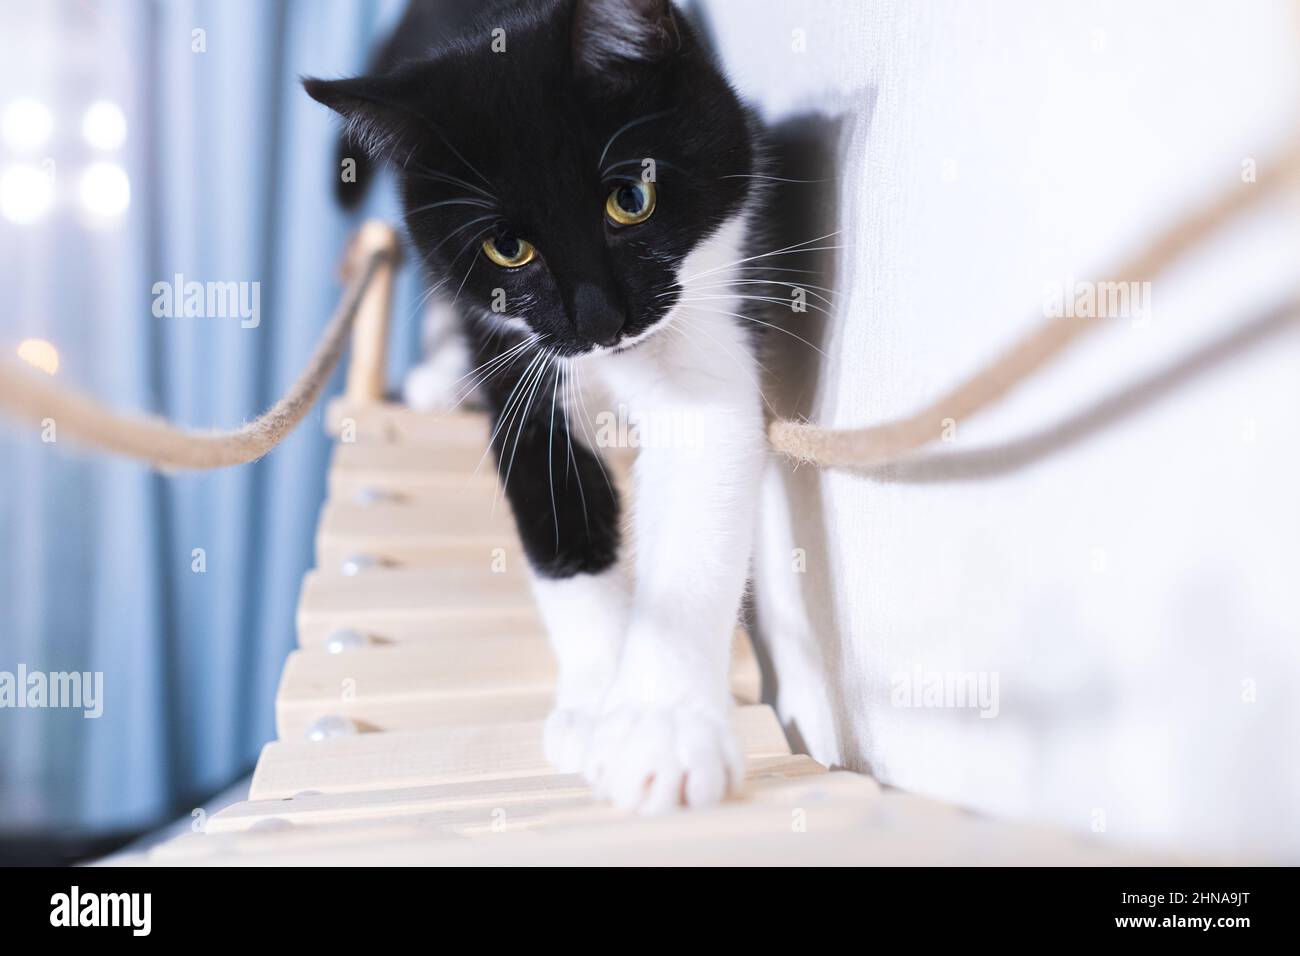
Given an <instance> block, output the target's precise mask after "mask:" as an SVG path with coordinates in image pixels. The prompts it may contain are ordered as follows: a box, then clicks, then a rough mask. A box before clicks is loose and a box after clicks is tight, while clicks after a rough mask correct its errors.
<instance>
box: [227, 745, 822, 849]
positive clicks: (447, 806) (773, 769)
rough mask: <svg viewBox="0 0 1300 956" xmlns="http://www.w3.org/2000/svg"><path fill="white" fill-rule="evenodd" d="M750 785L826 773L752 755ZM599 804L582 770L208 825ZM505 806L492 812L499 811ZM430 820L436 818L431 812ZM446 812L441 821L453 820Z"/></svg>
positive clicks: (418, 790) (315, 822) (519, 818)
mask: <svg viewBox="0 0 1300 956" xmlns="http://www.w3.org/2000/svg"><path fill="white" fill-rule="evenodd" d="M746 770H747V788H748V789H749V790H752V789H753V788H755V787H759V788H762V787H767V786H770V785H772V783H773V782H774V781H779V780H784V779H789V778H792V777H802V776H808V775H810V774H820V773H826V772H827V771H826V768H825V767H823V766H822V765H821V764H819V763H817V761H815V760H813V759H812V758H811V757H806V756H789V757H786V756H777V757H755V758H752V759H751V760H750V761H749V765H748V767H747V768H746ZM583 807H586V808H589V809H592V810H596V811H601V810H608V812H610V813H614V812H616V811H613V810H611V809H609V808H605V807H599V806H598V805H597V804H596V803H595V801H594V800H593V799H592V795H591V788H590V787H588V786H587V785H586V783H585V782H584V781H583V779H582V777H581V775H579V774H551V775H547V776H536V777H516V778H511V779H505V780H486V781H484V780H475V781H469V782H465V783H450V784H434V785H432V786H424V787H406V788H402V789H397V790H362V791H349V792H344V793H314V794H311V793H309V794H302V795H300V796H297V797H291V798H289V799H286V800H245V801H243V802H242V803H237V804H234V805H233V806H230V807H227V808H226V809H224V810H222V811H221V812H220V813H218V814H216V815H215V816H213V817H212V818H211V819H210V820H209V821H208V825H207V831H206V832H207V833H208V834H215V833H228V832H235V831H240V830H247V829H249V828H250V827H253V826H258V825H266V821H268V820H272V819H274V820H283V821H287V822H289V823H293V824H296V825H303V826H319V825H322V824H334V823H352V822H357V821H361V820H375V819H384V818H393V817H415V816H425V815H428V814H452V813H458V814H460V816H457V817H455V818H454V824H455V826H456V828H457V831H458V832H464V833H468V832H472V831H473V830H491V829H492V827H493V823H494V821H496V820H502V819H503V818H504V823H503V824H501V825H505V826H509V827H519V826H531V825H534V824H536V823H538V822H541V821H543V820H544V818H545V817H546V816H547V815H550V816H552V817H554V816H557V815H558V814H560V813H563V812H564V811H566V810H571V809H575V808H583ZM498 810H500V811H504V812H503V813H495V812H494V811H498ZM426 822H434V821H432V820H427V818H426ZM452 822H453V818H452V817H450V816H448V817H444V818H443V819H441V820H439V821H437V823H438V824H439V825H443V824H446V823H452Z"/></svg>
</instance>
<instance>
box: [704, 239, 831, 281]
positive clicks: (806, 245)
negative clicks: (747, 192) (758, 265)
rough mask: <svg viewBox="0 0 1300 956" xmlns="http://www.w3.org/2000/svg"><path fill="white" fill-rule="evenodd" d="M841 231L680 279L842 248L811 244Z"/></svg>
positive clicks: (747, 257)
mask: <svg viewBox="0 0 1300 956" xmlns="http://www.w3.org/2000/svg"><path fill="white" fill-rule="evenodd" d="M841 231H842V230H840V229H836V230H835V231H834V232H828V233H827V234H826V235H824V236H818V237H817V238H816V239H807V240H805V241H803V242H798V243H795V244H794V245H792V246H785V247H784V248H781V249H774V250H773V251H771V252H763V253H759V254H758V255H753V256H746V257H745V258H743V259H737V260H736V261H735V262H728V263H727V264H725V265H721V266H714V267H713V268H712V269H705V270H703V271H702V272H696V273H694V274H693V275H688V276H682V278H681V281H683V282H689V281H691V280H693V279H700V278H703V277H704V276H707V275H712V274H713V273H715V272H722V271H724V270H726V269H730V268H732V267H733V266H738V265H743V264H744V263H746V262H754V261H756V260H758V259H768V258H771V257H772V256H784V255H792V254H794V253H800V252H824V251H828V250H831V249H840V248H842V247H841V246H811V244H812V243H814V242H822V241H823V240H826V239H831V238H833V237H835V236H838V235H839V234H840V232H841Z"/></svg>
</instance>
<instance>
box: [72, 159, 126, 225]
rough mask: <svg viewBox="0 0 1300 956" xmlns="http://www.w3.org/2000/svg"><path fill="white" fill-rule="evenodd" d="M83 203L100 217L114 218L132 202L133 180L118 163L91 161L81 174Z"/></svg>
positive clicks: (80, 190)
mask: <svg viewBox="0 0 1300 956" xmlns="http://www.w3.org/2000/svg"><path fill="white" fill-rule="evenodd" d="M78 191H79V195H80V197H81V205H82V206H83V207H85V209H86V211H87V212H88V213H90V214H91V215H92V216H94V217H96V218H98V219H113V218H116V217H117V216H120V215H121V214H122V213H123V212H125V211H126V207H127V206H129V205H130V204H131V180H130V178H129V177H128V176H127V175H126V170H124V169H123V168H122V167H121V166H119V165H118V164H117V163H91V164H90V165H89V166H87V167H86V168H85V170H84V171H83V172H82V174H81V182H80V186H79V190H78Z"/></svg>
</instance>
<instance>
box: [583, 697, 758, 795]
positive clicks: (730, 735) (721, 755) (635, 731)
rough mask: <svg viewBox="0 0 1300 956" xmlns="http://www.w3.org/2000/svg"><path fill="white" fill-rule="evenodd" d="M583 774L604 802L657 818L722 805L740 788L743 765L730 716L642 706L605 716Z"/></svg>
mask: <svg viewBox="0 0 1300 956" xmlns="http://www.w3.org/2000/svg"><path fill="white" fill-rule="evenodd" d="M585 773H586V776H587V780H588V782H589V783H590V784H591V786H592V788H593V789H594V790H595V792H596V795H597V796H598V797H600V798H602V799H606V800H611V801H613V803H615V804H616V805H617V806H619V807H622V808H624V809H628V810H638V811H640V812H641V813H646V814H654V813H664V812H667V811H669V810H673V809H675V808H677V807H680V806H691V807H699V806H705V805H708V804H711V803H717V802H718V801H719V800H721V799H722V798H723V797H725V796H726V795H727V794H728V793H729V792H732V791H734V790H736V789H738V788H739V787H740V784H741V781H742V780H743V779H744V773H745V763H744V759H743V758H742V757H741V754H740V748H739V747H738V746H737V744H736V736H735V732H734V731H733V730H732V727H731V721H730V720H729V718H728V715H727V713H726V711H725V710H720V711H715V710H714V709H712V708H706V707H701V706H695V705H692V704H690V703H680V704H674V705H667V706H666V705H662V704H640V703H638V704H623V705H620V706H617V707H615V708H613V709H611V710H608V711H606V712H605V713H604V714H602V715H601V716H600V718H599V720H598V721H597V722H596V724H595V727H594V729H593V731H592V734H591V742H590V746H589V748H588V753H587V760H586V767H585Z"/></svg>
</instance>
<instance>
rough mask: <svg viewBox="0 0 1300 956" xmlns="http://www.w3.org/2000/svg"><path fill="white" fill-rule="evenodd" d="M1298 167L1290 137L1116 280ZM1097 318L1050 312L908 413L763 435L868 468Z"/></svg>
mask: <svg viewBox="0 0 1300 956" xmlns="http://www.w3.org/2000/svg"><path fill="white" fill-rule="evenodd" d="M1297 173H1300V141H1298V142H1296V143H1293V144H1292V145H1291V147H1290V148H1289V149H1287V150H1286V152H1285V153H1283V154H1282V156H1281V157H1279V158H1278V159H1277V160H1276V161H1275V162H1273V163H1272V164H1271V165H1269V166H1267V167H1265V168H1261V169H1259V170H1258V172H1257V176H1256V179H1255V182H1253V183H1248V182H1242V183H1241V184H1240V185H1238V186H1235V187H1234V188H1232V189H1231V190H1229V191H1228V192H1227V193H1225V194H1224V195H1223V196H1221V197H1220V198H1219V199H1218V200H1216V201H1215V202H1213V203H1212V204H1210V205H1208V206H1206V207H1205V208H1203V209H1200V210H1198V211H1197V212H1195V213H1194V214H1192V215H1191V216H1189V217H1187V218H1185V219H1183V220H1182V221H1181V222H1179V223H1177V224H1176V225H1175V226H1174V227H1173V228H1172V229H1170V230H1168V231H1167V232H1166V233H1165V234H1164V235H1162V236H1160V237H1159V238H1158V239H1157V240H1156V242H1155V243H1154V244H1152V245H1151V246H1149V247H1148V248H1147V250H1146V251H1145V252H1143V253H1142V254H1141V255H1140V256H1138V257H1137V258H1136V259H1135V260H1133V261H1131V262H1129V263H1126V264H1125V265H1123V266H1121V267H1120V268H1119V269H1117V270H1115V271H1114V272H1113V273H1111V275H1113V276H1114V280H1115V281H1118V282H1121V283H1128V282H1142V281H1146V280H1149V279H1150V278H1152V277H1153V276H1154V275H1156V274H1157V273H1159V272H1163V271H1164V270H1166V269H1168V268H1169V267H1170V266H1171V265H1173V264H1174V262H1176V261H1177V260H1178V259H1179V258H1181V257H1182V256H1183V255H1184V254H1185V253H1186V252H1188V251H1189V250H1190V249H1191V248H1192V247H1193V246H1196V245H1197V244H1199V243H1201V242H1203V241H1204V240H1205V239H1207V238H1208V237H1209V236H1211V235H1212V234H1213V233H1214V232H1216V231H1217V230H1219V229H1221V228H1223V227H1224V226H1225V225H1227V224H1228V223H1229V222H1231V221H1232V220H1233V219H1234V218H1236V217H1237V216H1238V215H1240V214H1241V213H1242V212H1244V211H1245V210H1246V209H1247V208H1249V207H1250V206H1252V205H1253V204H1255V203H1258V202H1259V201H1260V200H1261V199H1263V198H1264V197H1265V196H1267V195H1270V194H1272V193H1276V192H1278V191H1279V190H1280V189H1281V188H1282V187H1283V186H1284V185H1285V184H1286V183H1287V182H1289V181H1290V180H1291V179H1292V177H1294V176H1296V175H1297ZM1103 322H1104V317H1102V318H1079V317H1071V316H1065V317H1062V318H1053V319H1050V320H1049V321H1047V322H1045V323H1043V324H1042V325H1040V326H1038V327H1037V328H1036V329H1034V330H1033V331H1032V332H1030V333H1029V334H1028V335H1026V336H1025V337H1024V338H1022V339H1020V341H1018V342H1016V343H1015V344H1014V345H1012V346H1011V347H1010V348H1008V349H1007V350H1005V351H1004V352H1003V353H1002V354H1001V355H999V356H998V357H997V358H995V359H994V360H993V362H992V363H990V364H989V365H987V366H985V367H984V368H982V369H980V370H979V371H978V372H976V373H975V374H974V375H972V376H971V377H970V378H968V379H966V380H965V381H964V382H962V383H961V384H959V385H958V386H957V387H956V388H954V389H952V390H951V391H949V392H947V393H945V394H944V395H942V396H941V397H940V398H938V399H937V400H936V401H934V402H932V403H931V404H930V405H927V406H926V407H925V408H923V409H921V410H920V411H918V412H916V413H915V414H913V415H910V416H908V417H906V418H900V419H897V420H895V421H892V422H886V423H884V424H882V425H875V426H872V427H869V428H851V429H831V428H819V427H817V426H815V425H810V424H808V423H805V422H796V421H789V420H786V419H776V420H774V421H772V422H771V423H769V425H768V432H767V434H768V439H769V440H770V442H771V443H772V447H773V448H775V449H777V450H778V451H780V452H783V453H784V454H786V455H788V456H790V457H791V458H794V459H796V460H797V461H801V462H808V463H810V464H815V465H820V466H821V467H823V468H872V467H877V466H879V465H883V464H886V463H888V462H890V461H894V460H896V459H898V458H902V457H904V456H905V455H907V454H908V453H909V452H912V451H914V450H916V449H918V448H920V447H922V446H923V445H928V444H929V443H930V442H933V441H936V440H937V439H939V438H940V437H941V435H942V433H943V431H944V422H945V419H951V420H952V421H957V422H960V421H965V420H967V419H969V418H970V417H971V416H972V415H974V414H976V413H977V412H979V411H981V410H982V409H984V408H986V407H987V406H989V405H992V404H993V403H994V402H996V401H997V400H998V399H1000V398H1002V396H1004V395H1005V394H1006V393H1007V392H1009V391H1011V389H1012V388H1014V387H1015V386H1017V385H1019V384H1020V383H1021V382H1023V381H1025V380H1026V379H1028V378H1030V377H1031V376H1032V375H1033V374H1034V373H1035V372H1037V371H1038V370H1039V369H1041V368H1042V367H1043V366H1044V365H1046V364H1047V363H1048V362H1050V361H1051V360H1052V359H1054V358H1056V357H1057V356H1058V355H1060V354H1061V353H1062V352H1063V351H1064V350H1065V349H1066V348H1067V347H1068V346H1070V345H1071V344H1073V343H1074V342H1077V341H1078V340H1079V339H1081V338H1082V337H1083V336H1084V335H1086V334H1087V333H1089V332H1092V331H1093V330H1094V329H1097V328H1099V327H1100V326H1101V325H1102V324H1103Z"/></svg>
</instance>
